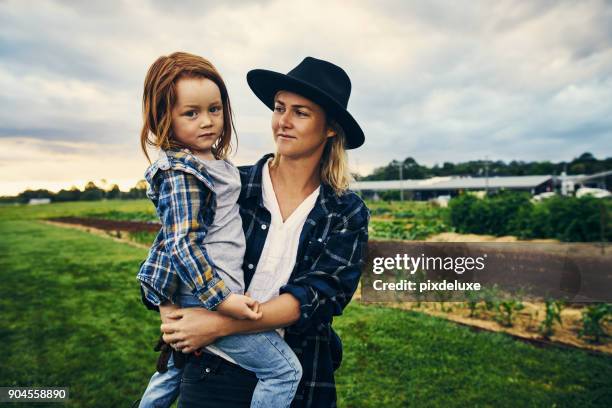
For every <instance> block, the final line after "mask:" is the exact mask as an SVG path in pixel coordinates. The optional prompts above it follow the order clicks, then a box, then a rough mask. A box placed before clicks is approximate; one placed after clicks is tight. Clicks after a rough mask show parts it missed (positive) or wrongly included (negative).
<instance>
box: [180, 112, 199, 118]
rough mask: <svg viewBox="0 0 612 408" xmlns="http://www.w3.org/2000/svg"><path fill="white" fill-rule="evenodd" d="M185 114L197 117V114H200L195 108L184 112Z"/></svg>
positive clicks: (189, 116)
mask: <svg viewBox="0 0 612 408" xmlns="http://www.w3.org/2000/svg"><path fill="white" fill-rule="evenodd" d="M183 116H187V117H188V118H192V119H193V118H195V117H196V116H198V112H196V111H194V110H190V111H187V112H185V113H183Z"/></svg>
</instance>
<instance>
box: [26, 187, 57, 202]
mask: <svg viewBox="0 0 612 408" xmlns="http://www.w3.org/2000/svg"><path fill="white" fill-rule="evenodd" d="M17 198H18V200H19V202H20V203H27V202H29V201H30V199H32V198H49V199H53V193H52V192H51V191H49V190H45V189H39V190H26V191H24V192H22V193H19V195H18V196H17Z"/></svg>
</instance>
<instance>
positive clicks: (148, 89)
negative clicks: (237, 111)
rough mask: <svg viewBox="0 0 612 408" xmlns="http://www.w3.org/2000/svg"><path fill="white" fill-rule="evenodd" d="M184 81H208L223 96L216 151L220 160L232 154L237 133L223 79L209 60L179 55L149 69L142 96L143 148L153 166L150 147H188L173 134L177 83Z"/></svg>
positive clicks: (163, 59)
mask: <svg viewBox="0 0 612 408" xmlns="http://www.w3.org/2000/svg"><path fill="white" fill-rule="evenodd" d="M181 78H207V79H210V80H211V81H213V82H214V83H215V84H216V85H217V87H219V91H220V93H221V103H222V104H223V132H222V134H221V137H219V139H217V141H216V143H215V145H214V146H213V148H212V153H213V155H214V156H215V158H216V159H225V158H226V157H227V156H228V155H229V154H230V153H231V151H232V147H231V140H232V132H234V133H235V127H234V118H233V115H232V108H231V104H230V100H229V95H228V93H227V87H226V86H225V82H223V78H221V75H220V74H219V72H218V71H217V69H216V68H215V67H214V65H213V64H211V63H210V61H208V60H207V59H205V58H202V57H200V56H197V55H193V54H189V53H186V52H175V53H172V54H170V55H168V56H161V57H159V58H158V59H157V60H156V61H155V62H154V63H153V65H151V67H150V68H149V71H148V72H147V75H146V77H145V81H144V92H143V95H142V115H143V125H142V130H141V132H140V147H141V148H142V151H143V152H144V154H145V156H146V157H147V160H149V162H150V161H151V159H150V158H149V154H148V153H147V146H153V147H156V148H158V149H163V150H167V149H169V148H181V147H184V146H182V145H181V144H179V143H178V142H177V141H176V140H175V138H174V134H173V131H172V108H173V107H174V104H175V103H176V83H177V82H178V80H179V79H181Z"/></svg>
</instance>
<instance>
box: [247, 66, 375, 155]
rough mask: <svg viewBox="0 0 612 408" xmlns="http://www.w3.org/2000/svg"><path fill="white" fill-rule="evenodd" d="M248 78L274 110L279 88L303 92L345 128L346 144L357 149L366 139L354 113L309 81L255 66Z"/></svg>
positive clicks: (302, 93) (253, 88) (255, 89)
mask: <svg viewBox="0 0 612 408" xmlns="http://www.w3.org/2000/svg"><path fill="white" fill-rule="evenodd" d="M247 82H248V84H249V87H250V88H251V90H252V91H253V92H254V93H255V95H256V96H257V97H258V98H259V99H260V100H261V101H262V102H263V103H264V104H265V105H266V106H267V107H268V108H270V109H271V110H274V97H275V96H276V93H277V92H278V91H289V92H294V93H296V94H299V95H302V96H304V97H305V98H308V99H310V100H311V101H313V102H315V103H316V104H318V105H320V106H321V107H322V108H323V110H325V113H327V114H328V115H329V116H331V117H332V118H333V119H334V120H335V121H336V122H338V124H339V125H340V126H341V127H342V130H344V134H345V135H346V148H347V149H355V148H357V147H359V146H361V145H362V144H363V142H364V140H365V136H364V134H363V130H361V127H360V126H359V124H358V123H357V121H356V120H355V118H353V116H352V115H351V114H350V113H349V112H348V111H347V110H346V109H345V108H344V107H343V106H342V105H340V104H339V103H338V102H336V101H335V100H334V99H333V98H331V97H330V96H329V95H327V93H325V92H323V91H322V90H320V89H319V88H317V87H316V86H314V85H311V84H309V83H306V82H303V81H301V80H299V79H295V78H292V77H290V76H288V75H285V74H281V73H279V72H274V71H269V70H266V69H254V70H252V71H249V72H248V73H247Z"/></svg>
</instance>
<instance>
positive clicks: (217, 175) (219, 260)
mask: <svg viewBox="0 0 612 408" xmlns="http://www.w3.org/2000/svg"><path fill="white" fill-rule="evenodd" d="M200 161H201V162H202V163H204V166H205V167H206V171H207V172H208V174H209V175H210V177H211V178H212V179H213V182H214V190H215V194H216V196H217V208H216V209H215V219H214V220H213V223H212V225H211V226H210V227H209V228H208V234H207V235H206V238H204V247H205V248H206V252H208V256H209V257H210V259H211V260H212V262H213V264H214V265H215V267H216V268H215V267H213V269H214V270H215V271H216V272H217V273H218V274H219V276H220V277H221V279H223V281H224V282H225V285H226V286H227V287H228V288H229V289H230V290H231V291H232V293H239V294H244V273H243V271H242V260H243V258H244V251H245V248H246V240H245V238H244V232H243V231H242V218H241V217H240V208H239V206H238V196H239V195H240V185H241V184H240V173H239V172H238V169H237V168H236V167H234V166H233V165H232V164H231V163H229V162H227V161H225V160H200ZM179 293H180V294H181V295H191V291H190V290H189V287H187V286H186V285H185V284H183V283H181V284H180V285H179Z"/></svg>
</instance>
